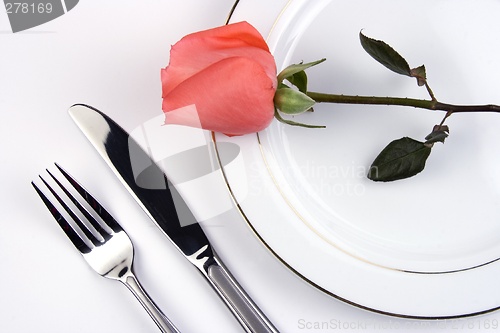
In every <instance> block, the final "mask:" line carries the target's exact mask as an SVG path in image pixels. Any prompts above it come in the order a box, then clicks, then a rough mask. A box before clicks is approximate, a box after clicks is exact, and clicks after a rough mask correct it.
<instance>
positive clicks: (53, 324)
mask: <svg viewBox="0 0 500 333" xmlns="http://www.w3.org/2000/svg"><path fill="white" fill-rule="evenodd" d="M232 5H233V0H212V1H195V0H183V1H155V0H147V1H140V2H132V1H120V2H118V1H81V2H80V3H79V4H78V5H77V6H76V7H75V8H74V9H73V10H71V11H70V12H68V13H67V14H65V15H64V16H62V17H60V18H57V19H56V20H54V21H51V22H49V23H46V24H44V25H41V26H39V27H35V28H32V29H30V30H28V31H25V32H21V33H16V34H13V33H12V32H11V31H10V26H9V23H8V18H7V15H6V14H5V12H4V11H3V10H2V11H1V12H0V68H1V71H0V110H1V111H0V112H1V115H2V118H1V121H0V141H1V145H0V147H1V154H0V159H1V162H0V167H1V172H0V184H1V190H0V202H1V206H0V227H1V230H0V263H1V270H0V272H1V279H0V286H1V287H0V288H1V289H0V332H9V333H28V332H51V333H55V332H95V333H99V332H103V333H104V332H156V331H157V329H156V327H155V325H154V324H153V322H152V321H151V320H150V319H149V317H148V315H147V314H146V312H144V311H143V310H142V308H141V306H140V305H139V303H138V302H136V301H135V299H134V298H133V296H132V295H131V294H130V293H129V292H128V291H127V289H126V288H125V287H123V286H122V285H120V284H119V283H117V282H114V281H110V280H106V279H103V278H101V277H99V276H98V275H97V274H96V273H95V272H93V271H92V270H91V269H90V268H89V267H88V266H87V265H86V264H85V262H84V261H83V260H82V258H81V257H80V255H79V254H78V253H77V251H76V250H75V249H73V247H72V245H71V243H70V242H69V241H68V240H67V239H66V238H65V236H64V235H63V233H62V232H61V230H59V227H58V226H57V225H56V224H55V222H54V221H53V219H52V217H51V216H50V215H49V214H48V212H47V211H46V209H45V207H44V206H43V205H42V203H41V201H40V200H39V199H38V198H37V196H36V194H35V192H34V191H33V189H32V188H31V185H30V181H31V180H33V179H35V178H36V177H37V175H38V174H39V173H42V172H43V170H44V169H45V168H47V167H51V165H52V163H53V162H54V161H57V162H59V163H60V164H61V165H63V166H64V167H65V168H66V169H67V170H69V171H70V172H71V173H72V174H73V175H74V176H75V177H76V178H77V179H78V180H79V181H81V182H82V183H83V184H84V185H85V186H86V187H87V188H88V189H89V190H90V192H91V193H93V194H94V195H95V196H96V197H97V198H98V199H99V200H100V201H101V202H102V203H103V204H104V206H105V207H106V208H108V210H109V211H110V212H111V213H112V214H113V215H114V216H115V217H116V218H117V220H119V221H120V222H121V224H122V225H123V226H124V228H125V229H126V230H127V231H128V233H129V234H130V235H131V238H132V240H133V242H134V244H135V247H136V260H135V264H136V272H137V275H138V277H139V279H140V280H141V282H142V283H143V285H144V287H145V289H146V290H148V291H149V293H150V294H151V295H152V296H153V298H154V299H155V301H156V302H157V304H158V305H159V306H160V307H161V308H162V309H163V310H164V312H165V313H166V314H167V315H168V316H169V317H170V318H171V319H172V320H173V322H174V323H175V324H176V325H177V326H178V328H179V329H180V330H181V331H182V332H219V333H223V332H239V331H241V328H240V327H239V325H238V323H237V322H236V321H235V319H234V318H233V317H232V315H231V314H230V313H229V311H228V310H227V309H226V308H225V306H224V305H223V304H222V302H221V301H220V300H219V299H218V297H217V296H216V295H215V293H214V292H213V291H212V290H211V289H210V287H209V286H208V284H207V283H205V282H204V281H203V279H202V278H201V276H200V275H199V274H198V273H197V272H196V270H195V269H194V268H193V267H192V266H191V265H190V264H189V263H188V262H187V261H186V260H185V259H184V258H183V257H182V256H181V255H180V254H179V253H178V252H177V251H176V250H175V249H174V247H173V246H172V245H171V244H170V243H169V242H168V241H167V240H166V239H165V237H164V236H163V235H162V234H161V233H160V232H159V230H158V229H157V228H156V227H155V226H154V225H153V224H152V223H151V222H150V221H149V220H148V218H147V217H146V215H145V214H144V213H143V212H142V211H141V210H140V208H139V207H138V206H137V205H136V204H135V202H134V201H133V199H132V198H131V197H130V196H129V194H128V193H127V192H126V191H125V190H124V189H123V188H122V186H121V184H120V183H119V182H118V180H117V179H116V178H115V177H114V176H113V174H112V173H111V172H110V171H109V170H108V168H107V166H106V165H105V164H104V162H103V161H101V158H100V157H99V156H98V155H97V154H96V152H95V151H94V150H93V148H92V147H91V146H90V144H88V142H87V141H86V139H85V138H84V137H83V135H82V134H81V133H80V131H79V130H78V128H77V127H76V126H75V125H74V123H73V122H72V120H71V119H70V118H69V116H68V114H67V109H68V107H69V106H71V105H72V104H74V103H87V104H90V105H93V106H95V107H97V108H99V109H101V110H102V111H104V112H106V113H107V114H108V115H110V116H111V117H112V118H113V119H115V120H116V121H117V122H118V123H119V124H121V125H122V126H123V127H124V128H125V129H126V130H132V129H134V128H135V127H136V126H137V125H138V124H140V123H142V122H144V121H146V120H148V119H151V118H153V117H155V116H157V115H158V114H161V86H160V79H159V78H160V68H162V67H165V66H166V65H167V64H168V53H169V49H170V45H171V44H173V43H175V42H176V41H177V40H179V39H180V38H181V37H182V36H184V35H186V34H187V33H190V32H193V31H197V30H202V29H206V28H211V27H214V26H217V25H221V24H223V23H224V22H225V20H226V18H227V16H228V14H229V11H230V9H231V7H232ZM280 6H282V2H276V3H273V4H272V5H269V8H268V9H267V10H269V11H274V12H276V13H278V12H279V10H280ZM267 14H268V15H269V13H267ZM263 29H265V28H263ZM228 221H229V222H228ZM205 229H206V231H207V233H208V234H209V235H210V237H211V238H212V239H213V240H214V244H215V247H216V249H217V250H218V252H219V253H220V255H221V256H222V258H223V259H224V260H225V262H226V264H227V266H228V267H229V268H230V269H231V271H232V272H233V274H234V275H235V277H236V278H237V279H238V280H239V281H240V283H241V285H242V286H243V287H244V288H245V289H246V290H247V292H248V293H249V294H250V295H251V296H252V298H253V299H254V300H255V302H256V303H257V304H259V305H260V306H261V308H262V309H263V311H264V312H265V313H266V314H267V315H268V317H269V318H270V319H271V321H272V322H273V323H275V325H276V326H277V328H278V329H279V330H280V331H282V332H336V331H344V332H372V331H381V330H387V331H391V332H392V331H394V332H407V331H408V330H409V329H411V331H425V332H444V331H450V332H451V331H457V330H458V331H478V330H479V329H481V330H484V331H488V330H489V331H493V329H492V327H489V329H488V327H487V325H488V324H492V323H493V321H494V320H497V319H500V318H499V317H500V315H498V314H497V313H493V314H489V315H484V316H480V317H475V318H470V319H458V320H450V321H416V320H405V319H398V318H392V317H388V316H383V315H379V314H375V313H371V312H367V311H365V310H361V309H358V308H355V307H352V306H350V305H348V304H345V303H342V302H340V301H337V300H336V299H333V298H332V297H330V296H328V295H326V294H324V293H322V292H321V291H319V290H316V289H314V288H313V287H312V286H310V285H308V284H307V283H305V282H304V281H302V280H301V279H300V278H298V277H296V276H295V275H294V274H293V273H292V272H291V271H290V270H288V269H287V268H286V267H285V266H284V265H282V264H281V263H280V262H279V261H278V260H276V259H275V258H274V257H273V256H272V254H271V253H270V252H269V251H268V250H267V249H266V248H265V247H264V246H263V245H262V244H260V243H259V241H258V240H257V239H256V237H255V236H254V235H253V234H252V232H251V231H250V229H249V228H248V226H247V225H246V224H245V223H244V221H243V220H241V217H240V216H239V215H238V214H237V213H236V212H235V211H230V212H227V213H225V214H224V215H222V216H219V217H218V218H217V219H214V220H213V221H208V222H207V223H206V224H205ZM409 301H411V300H409ZM317 325H319V326H320V327H318V326H317ZM321 328H322V329H321ZM497 330H499V329H498V328H497Z"/></svg>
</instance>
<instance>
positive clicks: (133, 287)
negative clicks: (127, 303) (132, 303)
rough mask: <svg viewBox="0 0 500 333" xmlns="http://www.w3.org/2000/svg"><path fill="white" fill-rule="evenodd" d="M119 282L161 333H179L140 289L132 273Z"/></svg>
mask: <svg viewBox="0 0 500 333" xmlns="http://www.w3.org/2000/svg"><path fill="white" fill-rule="evenodd" d="M121 281H122V282H123V284H125V285H126V286H127V288H128V289H129V290H130V291H131V292H132V294H134V296H135V297H136V298H137V300H138V301H139V302H140V303H141V304H142V306H143V307H144V309H145V310H146V311H147V313H148V314H149V316H150V317H151V319H153V321H154V322H155V324H156V326H158V328H159V329H160V331H161V332H162V333H180V331H179V330H178V329H177V327H175V326H174V324H173V323H172V322H171V321H170V319H169V318H168V317H167V316H166V315H165V314H164V313H163V312H162V311H161V310H160V308H158V306H157V305H156V304H155V302H154V301H153V300H152V299H151V297H149V295H148V293H146V291H145V290H144V289H143V288H142V286H141V284H140V283H139V281H138V280H137V278H136V277H135V274H134V273H132V272H129V274H128V276H126V277H125V278H124V279H123V280H121Z"/></svg>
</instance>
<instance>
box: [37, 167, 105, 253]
mask: <svg viewBox="0 0 500 333" xmlns="http://www.w3.org/2000/svg"><path fill="white" fill-rule="evenodd" d="M47 173H48V174H49V175H50V177H52V179H53V180H54V181H55V182H56V183H57V185H58V186H59V187H60V188H61V189H62V190H63V192H64V193H65V194H66V196H67V197H68V198H69V199H70V200H71V202H72V203H73V204H74V205H75V206H76V208H78V210H79V211H80V212H81V213H82V214H83V215H84V216H85V218H86V219H87V221H89V222H90V224H91V225H92V226H93V227H94V229H95V230H96V231H97V232H98V233H99V234H100V235H101V236H102V237H103V238H104V240H108V239H109V238H111V235H109V233H108V232H107V231H106V230H104V229H103V227H102V226H101V225H100V224H99V222H97V220H96V219H95V218H94V217H93V216H92V214H90V212H89V211H88V210H87V209H86V208H85V207H83V206H82V204H81V203H80V202H79V201H78V200H77V199H76V198H75V197H74V196H73V195H72V194H71V193H70V192H69V191H68V190H67V189H66V187H64V185H63V184H62V183H61V182H60V181H59V180H58V179H57V178H56V177H55V176H54V175H53V174H52V173H51V172H50V171H49V170H47ZM40 178H41V177H40ZM42 180H43V179H42ZM44 183H45V181H44ZM45 185H47V183H46V184H45ZM47 186H48V185H47ZM49 189H50V187H49ZM52 193H53V194H54V196H55V197H56V198H57V200H59V202H60V203H61V205H63V207H64V209H66V211H67V212H68V213H69V214H70V215H71V218H73V220H74V221H75V222H76V223H77V224H78V226H79V227H80V228H81V229H82V231H83V232H84V233H85V236H87V237H88V238H89V239H90V241H91V242H92V244H94V245H95V246H99V245H100V241H99V240H98V239H97V238H96V237H95V236H94V234H92V232H91V231H90V230H89V229H88V227H87V226H86V225H85V224H84V223H82V222H81V221H80V219H79V218H78V217H77V216H76V214H74V213H73V211H72V210H71V209H70V208H69V207H68V206H67V205H66V204H64V202H62V200H60V198H59V196H57V195H56V194H55V193H54V192H52Z"/></svg>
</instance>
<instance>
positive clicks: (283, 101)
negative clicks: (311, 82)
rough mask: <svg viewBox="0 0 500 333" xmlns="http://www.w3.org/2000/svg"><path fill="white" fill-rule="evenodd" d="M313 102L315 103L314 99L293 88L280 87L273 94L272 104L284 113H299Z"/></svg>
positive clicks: (308, 107) (307, 108)
mask: <svg viewBox="0 0 500 333" xmlns="http://www.w3.org/2000/svg"><path fill="white" fill-rule="evenodd" d="M314 104H316V101H315V100H314V99H312V98H311V97H309V96H307V95H306V94H304V93H302V92H300V91H297V90H294V89H290V88H280V89H278V90H276V93H275V94H274V105H275V106H276V108H278V109H279V110H280V111H281V112H283V113H286V114H293V115H296V114H301V113H302V112H305V111H307V110H309V109H310V108H311V107H312V106H313V105H314Z"/></svg>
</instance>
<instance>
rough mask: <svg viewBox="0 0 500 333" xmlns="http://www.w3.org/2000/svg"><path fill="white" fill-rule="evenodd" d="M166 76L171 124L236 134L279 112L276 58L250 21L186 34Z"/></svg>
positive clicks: (174, 48)
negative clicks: (275, 109) (276, 104)
mask: <svg viewBox="0 0 500 333" xmlns="http://www.w3.org/2000/svg"><path fill="white" fill-rule="evenodd" d="M161 81H162V90H163V91H162V92H163V95H162V97H163V104H162V109H163V111H164V112H165V114H166V117H165V119H166V120H165V123H166V124H180V125H187V126H194V127H200V126H201V127H202V128H204V129H207V130H211V131H214V132H221V133H225V134H227V135H230V136H233V135H243V134H247V133H254V132H258V131H260V130H262V129H264V128H266V127H267V126H268V125H269V123H270V122H271V120H272V119H273V116H274V103H273V98H274V94H275V92H276V88H277V79H276V63H275V61H274V58H273V56H272V55H271V53H270V52H269V48H268V46H267V44H266V42H265V40H264V39H263V38H262V36H261V35H260V33H259V32H258V31H257V30H256V29H255V28H254V27H253V26H251V25H250V24H249V23H247V22H240V23H235V24H230V25H225V26H222V27H218V28H214V29H209V30H205V31H200V32H196V33H193V34H190V35H187V36H185V37H184V38H182V39H181V40H180V41H179V42H177V43H176V44H175V45H174V46H172V49H171V51H170V63H169V65H168V66H167V67H166V68H164V69H162V70H161Z"/></svg>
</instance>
